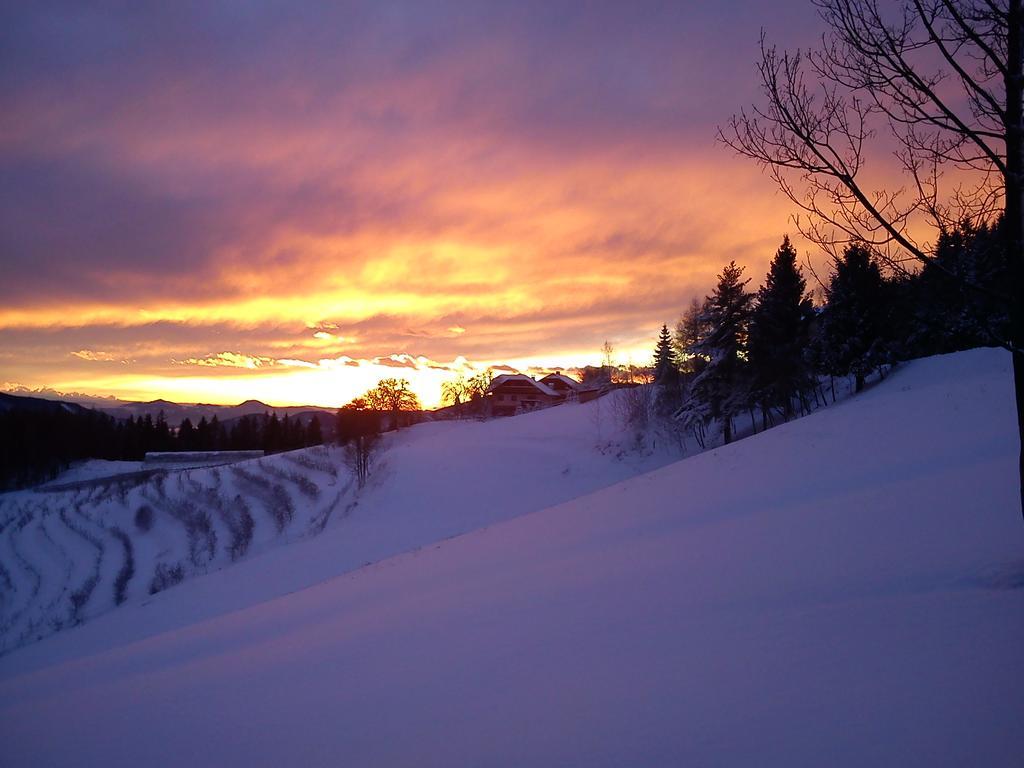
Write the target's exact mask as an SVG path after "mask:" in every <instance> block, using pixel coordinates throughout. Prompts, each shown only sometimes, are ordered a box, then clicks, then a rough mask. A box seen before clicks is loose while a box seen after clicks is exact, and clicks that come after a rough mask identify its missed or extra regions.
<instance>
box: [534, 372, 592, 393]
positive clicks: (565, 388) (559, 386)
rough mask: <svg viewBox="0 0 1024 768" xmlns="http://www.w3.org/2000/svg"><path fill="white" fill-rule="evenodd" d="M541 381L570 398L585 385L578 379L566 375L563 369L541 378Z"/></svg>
mask: <svg viewBox="0 0 1024 768" xmlns="http://www.w3.org/2000/svg"><path fill="white" fill-rule="evenodd" d="M540 383H541V384H546V385H547V386H549V387H551V389H553V390H555V392H557V393H558V394H560V395H562V396H563V397H568V398H571V397H572V395H573V394H575V393H576V392H579V391H580V390H581V389H582V388H583V385H582V384H580V383H579V382H578V381H576V379H573V378H571V377H569V376H566V375H565V374H564V373H562V372H561V371H555V372H554V373H549V374H548V375H547V376H545V377H544V378H543V379H541V380H540Z"/></svg>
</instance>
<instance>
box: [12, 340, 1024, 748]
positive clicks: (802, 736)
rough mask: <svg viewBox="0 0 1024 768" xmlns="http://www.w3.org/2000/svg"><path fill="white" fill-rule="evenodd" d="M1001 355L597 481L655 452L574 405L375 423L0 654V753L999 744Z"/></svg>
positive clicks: (1017, 550)
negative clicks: (208, 568)
mask: <svg viewBox="0 0 1024 768" xmlns="http://www.w3.org/2000/svg"><path fill="white" fill-rule="evenodd" d="M1009 368H1010V362H1009V356H1008V355H1007V354H1005V353H1002V352H997V351H991V350H977V351H972V352H969V353H961V354H958V355H952V356H945V357H940V358H931V359H927V360H923V361H918V362H915V363H912V364H909V365H907V366H905V367H904V368H903V369H901V370H899V371H897V372H896V373H894V374H893V375H892V376H891V377H890V378H889V379H888V380H887V381H886V382H885V383H883V384H881V385H879V386H877V387H874V388H873V389H871V390H869V391H867V392H865V393H863V394H861V395H859V396H857V397H855V398H852V399H850V400H848V401H846V402H844V403H841V404H839V405H837V406H835V407H829V408H825V409H823V410H821V411H819V412H817V413H815V414H814V415H812V416H809V417H806V418H804V419H801V420H799V421H796V422H792V423H790V424H786V425H783V426H780V427H778V428H775V429H772V430H770V431H769V432H767V433H764V434H761V435H758V436H754V437H751V438H748V439H746V440H743V441H741V442H738V443H735V444H733V445H730V446H727V447H724V448H717V449H714V450H711V451H708V452H706V453H704V454H701V455H699V456H695V457H692V458H689V459H686V460H684V461H680V462H676V463H671V464H668V465H667V466H664V467H662V468H660V469H657V470H655V471H652V472H649V473H645V474H642V475H640V476H636V477H631V478H628V479H624V480H623V482H619V483H617V484H615V485H611V486H610V487H604V488H603V489H601V490H596V492H592V491H595V489H596V488H599V487H600V486H599V485H597V486H595V483H597V482H598V481H599V479H600V478H602V477H604V478H606V480H607V481H608V482H610V481H612V480H614V479H615V477H614V476H615V474H616V473H617V474H618V475H619V476H620V477H628V475H630V474H632V473H633V472H635V471H637V470H638V469H641V468H642V466H640V465H642V464H643V463H644V462H655V463H656V462H659V461H661V462H663V461H664V460H663V458H662V457H658V456H652V457H647V458H644V459H637V460H635V461H634V463H633V464H630V463H629V462H628V461H623V460H620V459H616V458H614V457H610V456H607V455H602V454H596V455H595V454H594V453H593V451H592V450H591V451H589V452H588V451H587V450H586V448H587V444H588V442H589V444H590V445H591V446H592V444H593V442H594V435H593V431H594V424H593V423H588V422H592V421H593V420H592V419H591V418H590V416H589V415H587V414H588V412H587V411H586V410H584V409H585V408H586V406H563V407H562V408H557V409H551V410H547V411H544V412H540V413H536V414H531V415H530V416H529V417H518V418H515V419H509V420H504V421H501V422H492V423H485V424H462V425H459V424H454V425H453V424H433V425H425V428H422V429H421V428H418V431H417V430H409V431H408V432H405V433H401V434H400V435H399V436H398V440H397V441H396V444H395V445H394V446H393V447H392V448H391V450H390V451H389V452H388V453H387V454H386V465H385V466H383V467H381V468H380V469H379V471H378V472H377V473H376V475H375V477H376V482H377V483H378V484H377V485H376V486H375V487H373V488H370V489H369V490H368V491H367V492H366V494H365V496H364V497H362V498H361V499H359V505H358V506H357V507H355V508H354V509H352V510H351V511H350V512H349V514H348V516H344V515H335V516H334V517H332V519H331V523H330V525H329V526H328V527H327V529H326V530H325V531H324V533H323V534H322V535H320V536H318V537H315V538H312V539H307V540H304V541H301V542H299V543H295V544H291V545H289V546H277V547H274V548H272V549H270V550H268V551H267V553H266V554H264V555H262V556H260V557H251V558H249V559H247V560H244V561H243V562H241V563H238V564H236V565H234V566H232V567H230V568H226V569H224V570H221V571H219V572H216V573H210V574H208V575H205V576H201V577H196V578H193V579H191V580H187V581H185V582H184V583H183V584H181V585H179V586H178V587H175V588H173V589H170V590H167V591H166V592H161V593H160V594H158V595H155V596H154V597H152V598H149V599H148V600H147V601H135V602H130V603H129V604H128V605H126V606H123V607H121V608H119V609H117V610H115V611H110V612H108V613H106V614H105V615H100V616H98V617H96V618H95V619H93V620H92V621H91V622H89V623H87V624H85V625H84V626H82V627H80V628H76V629H73V630H66V631H63V632H60V633H58V634H56V635H54V636H52V637H50V638H48V639H46V640H43V641H41V642H39V643H36V644H34V645H32V646H29V647H27V648H23V649H20V650H17V651H14V652H12V653H10V654H8V655H7V656H5V657H3V658H0V743H2V744H3V745H4V748H3V751H4V764H5V765H10V766H21V765H43V764H45V765H85V764H89V765H91V764H102V765H111V766H113V765H137V764H145V765H179V764H182V763H185V762H188V763H190V764H196V765H225V764H255V765H280V764H290V765H338V764H344V765H389V766H403V765H417V766H420V765H428V766H429V765H439V766H440V765H444V766H449V765H494V766H503V765H509V766H512V765H517V766H518V765H557V766H577V765H578V766H604V765H644V766H652V765H653V766H660V765H724V766H731V765H777V766H792V765H830V766H847V765H848V766H863V765H922V766H941V765H967V764H969V765H986V766H1003V765H1006V766H1009V765H1018V764H1019V759H1020V755H1021V754H1024V729H1021V728H1020V723H1019V720H1020V714H1021V712H1024V688H1022V686H1021V685H1020V680H1021V679H1024V656H1022V654H1021V653H1020V648H1021V647H1024V554H1022V553H1024V524H1022V521H1021V513H1020V509H1019V505H1018V500H1017V487H1016V474H1015V472H1016V461H1017V451H1018V449H1019V445H1018V442H1017V437H1016V434H1015V430H1014V424H1015V421H1014V418H1013V417H1014V410H1013V395H1012V389H1011V378H1010V372H1009ZM574 408H575V409H577V410H573V409H574ZM545 417H549V418H550V419H552V421H549V422H545V421H544V418H545ZM558 430H565V431H566V432H567V433H568V435H569V437H565V438H564V442H561V438H559V439H557V440H556V439H554V438H553V436H552V435H553V434H556V433H558V434H561V433H559V432H558ZM574 441H577V442H576V443H574ZM574 445H577V446H578V447H579V449H580V450H579V452H578V453H577V452H574ZM470 457H476V458H475V459H473V460H471V458H470ZM485 457H486V460H485ZM264 461H268V460H264ZM470 468H471V469H472V470H473V471H472V473H469V472H468V471H467V470H468V469H470ZM566 468H568V472H564V470H565V469H566ZM534 475H536V482H535V484H533V483H531V482H530V479H529V478H531V477H532V476H534ZM556 478H559V479H558V480H556ZM534 510H536V511H534ZM525 512H532V514H523V513H525ZM471 525H472V526H476V529H475V530H470V529H468V528H466V526H471ZM481 525H483V526H486V527H480V526H481ZM462 530H470V532H468V533H464V534H463V535H460V536H455V537H454V538H450V539H446V540H440V539H441V537H443V536H445V535H454V534H456V533H459V532H461V531H462ZM430 536H433V537H435V538H434V539H431V541H433V543H430V544H428V545H425V546H420V547H419V548H418V549H414V550H412V551H406V552H404V553H402V554H394V552H391V553H390V554H393V555H394V556H391V557H387V554H389V552H388V550H395V549H396V548H398V549H400V548H401V547H403V546H405V545H406V544H408V543H411V542H413V541H415V540H417V539H418V540H419V543H420V544H421V545H422V544H425V543H426V539H425V538H424V537H430ZM346 547H348V549H346ZM356 552H359V553H362V554H361V555H360V556H365V557H366V559H368V560H376V562H374V563H372V564H370V565H367V566H365V567H362V568H357V569H354V570H352V569H351V568H350V566H351V564H352V558H353V557H354V556H355V554H356ZM332 553H333V554H334V555H335V556H336V557H337V563H336V564H335V565H334V568H333V571H334V573H333V575H331V574H330V573H329V570H330V569H329V568H328V565H327V563H326V559H327V558H329V557H330V556H331V555H332ZM378 557H379V558H380V559H378ZM346 571H347V572H346ZM297 574H302V575H297ZM337 574H341V575H337ZM321 576H322V577H323V580H322V581H319V583H315V579H317V578H320V577H321ZM270 584H282V586H281V587H280V588H279V589H276V590H275V589H271V588H270V587H269V586H267V585H270ZM261 585H262V586H261ZM291 587H294V588H295V591H293V592H289V591H288V590H289V589H290V588H291ZM275 591H276V592H277V594H275V595H273V596H272V597H268V595H270V594H271V593H273V592H275ZM232 593H234V600H233V599H232ZM171 614H173V615H174V617H173V618H170V619H168V618H166V617H167V616H168V615H171Z"/></svg>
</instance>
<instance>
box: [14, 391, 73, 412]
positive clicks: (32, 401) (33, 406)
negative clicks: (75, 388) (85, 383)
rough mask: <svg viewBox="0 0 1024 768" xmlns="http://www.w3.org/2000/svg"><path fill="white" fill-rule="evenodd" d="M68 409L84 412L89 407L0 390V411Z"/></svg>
mask: <svg viewBox="0 0 1024 768" xmlns="http://www.w3.org/2000/svg"><path fill="white" fill-rule="evenodd" d="M13 410H26V411H36V412H45V411H60V410H64V411H69V412H71V413H84V412H86V411H88V410H90V409H88V408H85V407H84V406H81V405H79V404H78V403H67V402H64V401H62V400H50V399H48V398H44V397H23V396H22V395H9V394H7V393H4V392H0V411H13Z"/></svg>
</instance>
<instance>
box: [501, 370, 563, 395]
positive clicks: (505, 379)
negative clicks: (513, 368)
mask: <svg viewBox="0 0 1024 768" xmlns="http://www.w3.org/2000/svg"><path fill="white" fill-rule="evenodd" d="M512 381H522V382H526V383H528V384H532V385H533V386H534V387H536V388H537V389H538V390H539V391H540V392H543V393H544V394H545V395H548V396H549V397H558V396H559V395H558V393H557V392H556V391H555V390H553V389H552V388H551V387H549V386H548V385H547V384H543V383H541V382H539V381H537V380H536V379H535V378H533V377H532V376H527V375H526V374H525V373H503V374H501V376H495V377H494V380H493V381H491V386H489V387H488V388H487V391H488V392H493V391H494V390H495V389H497V388H498V387H500V386H501V385H502V384H508V383H509V382H512Z"/></svg>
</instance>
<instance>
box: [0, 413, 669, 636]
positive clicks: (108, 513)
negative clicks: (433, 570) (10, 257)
mask: <svg viewBox="0 0 1024 768" xmlns="http://www.w3.org/2000/svg"><path fill="white" fill-rule="evenodd" d="M612 402H613V398H612V399H606V400H603V401H597V402H594V403H589V404H586V405H568V406H563V407H560V408H554V409H550V410H547V411H543V412H539V413H534V414H528V415H525V416H522V417H517V418H514V419H505V420H497V421H490V422H482V423H481V422H475V421H464V422H463V421H460V422H442V423H435V424H422V425H418V426H416V427H413V428H411V429H407V430H403V431H402V432H400V433H397V434H390V435H388V436H386V439H385V442H384V445H383V447H382V450H381V452H380V454H379V458H378V461H377V466H376V467H375V469H374V473H373V476H372V481H371V483H370V484H369V486H368V487H367V488H365V489H364V490H363V491H362V492H359V493H357V492H356V489H355V487H354V484H353V483H352V477H351V473H350V472H349V470H348V468H347V467H346V465H345V461H344V457H343V452H342V451H341V450H340V449H338V448H326V447H320V448H313V449H308V450H303V451H293V452H291V453H286V454H279V455H276V456H271V457H267V458H264V459H260V460H258V461H249V462H242V463H239V464H235V465H232V466H229V467H219V468H210V469H192V470H189V471H185V472H172V473H170V474H169V475H167V476H165V477H164V476H157V477H155V478H152V479H150V480H147V481H145V482H143V483H141V484H132V483H131V482H127V483H122V482H120V481H118V480H117V479H116V478H114V479H111V480H110V481H109V482H105V483H102V484H100V485H98V486H95V487H89V488H86V489H82V490H73V491H66V492H54V493H35V492H18V493H10V494H3V495H0V552H2V556H0V652H5V651H9V650H11V649H12V648H16V647H19V646H22V645H25V644H27V643H30V642H34V641H36V640H38V639H40V638H42V637H45V636H47V635H50V634H52V633H53V632H56V631H59V630H63V629H66V628H68V627H74V626H79V625H81V624H83V623H85V622H87V621H90V620H91V619H93V618H94V617H96V616H98V615H101V614H103V613H106V612H108V611H110V610H111V609H112V608H114V607H115V606H125V607H128V606H132V605H135V606H136V607H138V604H140V603H142V602H145V603H146V605H147V606H149V605H150V601H151V600H152V598H151V597H150V596H151V595H155V594H157V593H160V592H163V591H164V590H167V589H169V588H171V587H174V586H175V585H177V584H178V583H180V582H182V581H183V580H186V579H189V578H191V577H194V576H196V575H200V574H205V573H209V572H211V571H219V570H220V569H223V568H224V567H226V566H229V565H232V566H235V567H238V564H240V563H243V562H245V563H248V567H247V568H243V569H242V570H240V571H239V572H238V573H237V574H233V575H232V576H230V577H227V580H225V579H224V577H223V575H220V574H218V577H217V578H216V579H213V580H211V581H212V584H210V585H208V586H207V587H206V589H208V590H210V591H212V592H213V593H223V595H224V598H223V602H222V603H219V604H218V606H219V607H218V608H217V609H216V610H233V609H235V608H238V607H242V606H244V605H248V604H251V603H254V602H259V601H261V600H267V599H270V598H272V597H276V596H278V595H281V594H285V593H286V592H288V591H292V590H295V589H301V588H303V587H306V586H309V585H311V584H315V583H316V582H318V581H322V580H323V579H326V578H330V577H333V576H337V575H338V574H341V573H345V572H346V571H349V570H352V569H353V568H357V567H360V566H362V565H364V564H365V563H367V562H370V561H374V560H378V559H380V558H383V557H388V556H391V555H395V554H398V553H400V552H404V551H407V550H409V549H412V548H415V547H418V546H423V545H425V544H429V543H431V542H434V541H438V540H440V539H443V538H446V537H450V536H454V535H457V534H460V533H464V532H466V531H470V530H473V529H475V528H480V527H482V526H485V525H488V524H490V523H493V522H496V521H499V520H504V519H508V518H510V517H515V516H517V515H522V514H526V513H528V512H533V511H536V510H539V509H543V508H544V507H547V506H551V505H553V504H557V503H560V502H562V501H566V500H568V499H572V498H575V497H576V496H579V495H581V494H583V493H588V492H590V491H593V490H596V489H598V488H602V487H605V486H608V485H611V484H613V483H615V482H617V481H619V480H621V479H624V478H627V477H630V476H632V475H635V474H637V473H638V472H641V471H644V470H647V469H651V468H654V467H656V466H660V465H662V464H665V463H666V462H668V461H670V460H671V459H674V458H678V453H677V452H675V453H673V452H668V451H666V452H664V453H654V454H650V453H648V454H646V455H643V456H639V455H635V454H627V453H621V452H620V451H618V450H616V449H614V448H613V447H612V446H613V445H614V439H615V438H617V437H621V434H620V432H621V427H619V426H618V422H617V421H616V419H615V417H614V414H613V413H612V408H611V403H612ZM599 436H600V438H601V442H602V446H603V447H602V448H601V449H600V450H599V449H598V448H597V447H596V446H597V444H598V442H599V441H598V437H599ZM97 464H98V465H99V466H100V467H101V468H102V467H103V466H106V465H109V464H112V463H111V462H92V463H90V465H88V466H85V467H82V468H79V469H78V470H75V469H73V470H71V471H70V472H68V473H66V474H65V475H64V476H62V477H61V478H59V479H58V481H57V483H58V484H63V483H64V482H66V481H67V480H69V479H80V478H79V477H78V476H77V475H75V474H74V473H75V472H76V471H80V472H85V471H87V470H92V469H93V466H92V465H97ZM131 468H132V469H137V468H138V467H131ZM100 474H101V475H102V474H103V472H102V471H101V472H100ZM85 476H86V475H83V477H85ZM329 523H333V524H332V525H328V524H329ZM325 526H327V530H326V535H325V536H324V541H323V542H320V543H318V544H315V545H310V546H306V547H305V548H304V549H303V550H302V551H301V552H296V553H288V554H283V553H279V556H278V559H277V560H268V561H264V559H263V558H264V557H266V556H267V554H268V553H270V552H271V551H272V550H274V549H275V548H277V547H278V546H280V545H282V544H292V543H294V542H299V541H305V540H307V539H310V538H311V537H315V536H317V535H319V534H321V533H323V532H325ZM255 555H262V556H263V557H255V558H254V556H255ZM282 558H283V559H282ZM290 558H300V559H301V560H302V562H303V563H304V567H303V568H302V569H294V568H291V567H289V566H288V565H287V562H288V561H289V559H290ZM249 561H253V562H249ZM275 569H276V570H279V571H280V572H281V573H275ZM266 573H275V575H274V576H273V577H272V578H264V577H263V574H266ZM227 585H230V586H227ZM179 601H187V602H189V603H191V602H193V601H191V598H189V597H187V596H170V597H168V598H167V599H166V600H161V601H160V602H159V603H153V606H154V607H152V608H151V609H150V612H157V611H159V612H160V614H161V618H160V619H159V621H160V622H162V623H161V626H162V627H164V628H166V627H169V626H176V625H177V622H182V621H191V620H195V619H197V618H203V617H205V616H207V615H210V614H209V613H208V611H209V610H210V606H211V601H210V600H209V599H207V600H206V601H204V602H203V603H201V604H200V605H198V606H195V607H194V609H193V612H189V610H190V608H189V606H182V608H183V609H184V610H185V611H186V612H185V614H184V615H183V614H181V612H180V610H179V609H178V607H177V606H175V603H176V602H179ZM157 606H158V607H157ZM123 609H124V608H122V610H123ZM133 615H134V614H133ZM125 621H126V622H128V623H131V622H132V621H133V619H132V618H131V616H129V617H127V618H126V619H125ZM167 622H173V623H167ZM143 624H144V626H147V627H148V626H150V623H149V622H144V623H143ZM83 642H85V641H83Z"/></svg>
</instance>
